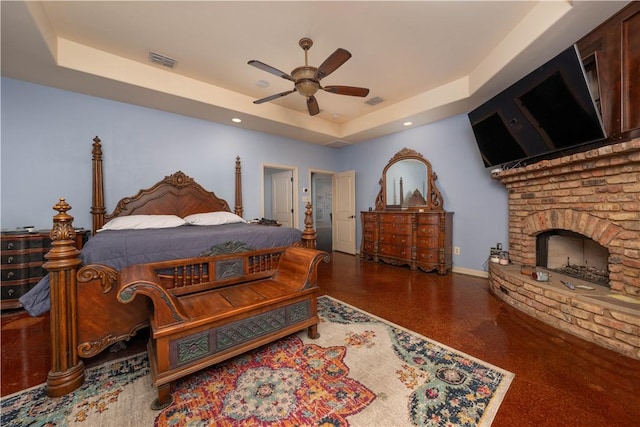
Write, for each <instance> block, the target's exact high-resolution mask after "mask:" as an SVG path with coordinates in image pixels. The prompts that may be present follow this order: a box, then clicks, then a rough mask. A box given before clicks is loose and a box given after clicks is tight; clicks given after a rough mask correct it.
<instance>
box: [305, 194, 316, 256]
mask: <svg viewBox="0 0 640 427" xmlns="http://www.w3.org/2000/svg"><path fill="white" fill-rule="evenodd" d="M305 208H306V210H305V212H304V231H303V232H302V241H303V242H304V246H305V247H306V248H309V249H315V248H316V238H317V236H316V230H315V229H314V228H313V213H312V211H311V203H309V202H307V205H306V206H305Z"/></svg>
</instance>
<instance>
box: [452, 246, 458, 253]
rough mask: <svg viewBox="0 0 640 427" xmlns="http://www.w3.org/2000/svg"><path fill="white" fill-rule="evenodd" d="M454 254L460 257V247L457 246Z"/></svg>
mask: <svg viewBox="0 0 640 427" xmlns="http://www.w3.org/2000/svg"><path fill="white" fill-rule="evenodd" d="M453 253H454V254H456V255H460V246H456V247H455V248H453Z"/></svg>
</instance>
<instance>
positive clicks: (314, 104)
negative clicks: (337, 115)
mask: <svg viewBox="0 0 640 427" xmlns="http://www.w3.org/2000/svg"><path fill="white" fill-rule="evenodd" d="M298 44H299V45H300V47H301V48H302V49H303V50H304V65H303V66H302V67H298V68H296V69H295V70H293V71H292V72H291V74H287V73H285V72H282V71H280V70H278V69H277V68H273V67H272V66H270V65H267V64H264V63H262V62H260V61H256V60H255V59H253V60H251V61H249V62H248V64H249V65H253V66H254V67H256V68H259V69H261V70H263V71H266V72H268V73H271V74H274V75H276V76H278V77H282V78H283V79H286V80H291V81H292V82H293V83H294V88H293V89H292V90H287V91H285V92H281V93H277V94H275V95H271V96H267V97H266V98H262V99H257V100H255V101H253V103H254V104H262V103H263V102H268V101H273V100H274V99H278V98H281V97H283V96H286V95H289V94H290V93H293V92H298V93H299V94H300V95H302V96H304V97H306V98H307V109H308V110H309V114H310V115H312V116H315V115H316V114H318V113H319V112H320V107H319V106H318V101H317V100H316V97H315V96H314V95H315V93H316V92H317V91H318V90H319V89H322V90H324V91H326V92H330V93H337V94H338V95H349V96H361V97H365V96H367V95H368V94H369V89H366V88H363V87H354V86H324V87H323V86H321V85H320V80H322V79H323V78H325V77H327V76H328V75H329V74H331V73H333V72H334V71H335V70H337V69H338V67H340V66H341V65H342V64H344V63H345V62H347V60H348V59H349V58H351V53H349V52H348V51H347V50H345V49H342V48H339V49H336V51H335V52H333V53H332V54H331V55H329V57H328V58H327V59H325V61H324V62H323V63H322V64H321V65H320V66H319V67H318V68H316V67H312V66H310V65H309V62H308V58H307V51H308V50H309V48H311V46H313V41H312V40H311V39H309V38H306V37H305V38H302V39H300V41H299V42H298Z"/></svg>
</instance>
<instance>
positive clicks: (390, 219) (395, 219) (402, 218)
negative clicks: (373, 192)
mask: <svg viewBox="0 0 640 427" xmlns="http://www.w3.org/2000/svg"><path fill="white" fill-rule="evenodd" d="M411 218H413V216H412V215H403V214H385V215H381V216H380V222H384V223H393V224H411Z"/></svg>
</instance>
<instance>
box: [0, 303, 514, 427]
mask: <svg viewBox="0 0 640 427" xmlns="http://www.w3.org/2000/svg"><path fill="white" fill-rule="evenodd" d="M318 311H319V314H320V316H321V324H320V325H319V331H320V334H321V336H320V338H319V339H317V340H310V339H308V338H307V337H306V331H305V332H301V333H299V334H295V335H291V336H289V337H286V338H283V339H281V340H279V341H277V342H275V343H273V344H270V345H266V346H263V347H261V348H259V349H257V350H255V351H252V352H248V353H246V354H244V355H242V356H238V357H236V358H234V359H231V360H229V361H227V362H224V363H221V364H219V365H217V366H215V367H212V368H209V369H206V370H203V371H200V372H198V373H196V374H193V375H191V376H189V377H187V378H185V379H183V380H180V381H177V382H176V383H175V384H174V385H173V387H172V394H173V396H174V402H173V404H172V405H171V406H169V407H168V408H166V409H164V410H162V411H153V410H151V409H150V406H149V405H150V403H151V401H152V400H153V399H154V398H155V396H156V391H155V389H154V388H153V387H152V386H151V379H150V375H149V363H148V360H147V356H146V353H143V354H139V355H136V356H132V357H129V358H125V359H122V360H118V361H115V362H109V363H107V364H105V365H101V366H98V367H96V368H93V369H90V370H87V372H86V378H87V380H86V382H85V384H84V385H83V386H82V387H81V388H79V389H78V390H76V391H74V392H72V393H70V394H68V395H66V396H63V397H60V398H56V399H50V398H47V397H46V394H45V392H44V385H41V386H38V387H34V388H32V389H29V390H25V391H22V392H20V393H16V394H14V395H11V396H7V397H5V398H3V399H2V401H1V404H2V405H1V408H2V414H1V420H0V425H2V426H31V425H37V426H54V425H55V426H85V427H94V426H111V425H113V426H118V427H121V426H128V425H130V426H136V427H137V426H207V425H211V426H271V425H282V426H323V427H332V426H411V425H419V426H452V427H453V426H488V425H490V424H491V422H492V420H493V418H494V416H495V414H496V411H497V410H498V407H499V406H500V403H501V401H502V399H503V397H504V394H505V393H506V391H507V389H508V387H509V385H510V383H511V381H512V379H513V374H512V373H510V372H507V371H504V370H502V369H500V368H497V367H495V366H492V365H489V364H487V363H485V362H482V361H480V360H478V359H475V358H473V357H471V356H469V355H466V354H464V353H460V352H458V351H456V350H454V349H451V348H449V347H446V346H444V345H442V344H439V343H437V342H434V341H431V340H429V339H428V338H426V337H423V336H421V335H418V334H416V333H414V332H411V331H409V330H407V329H404V328H401V327H399V326H397V325H394V324H391V323H389V322H387V321H385V320H383V319H380V318H378V317H375V316H373V315H371V314H368V313H366V312H363V311H361V310H359V309H356V308H354V307H351V306H349V305H347V304H344V303H342V302H340V301H337V300H335V299H332V298H330V297H326V296H324V297H321V298H319V300H318Z"/></svg>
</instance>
